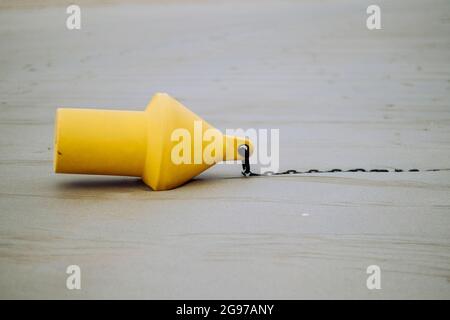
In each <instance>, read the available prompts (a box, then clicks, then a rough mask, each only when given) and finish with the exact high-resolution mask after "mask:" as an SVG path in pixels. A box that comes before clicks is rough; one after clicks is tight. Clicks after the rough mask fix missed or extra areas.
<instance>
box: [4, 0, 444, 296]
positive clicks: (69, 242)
mask: <svg viewBox="0 0 450 320" xmlns="http://www.w3.org/2000/svg"><path fill="white" fill-rule="evenodd" d="M370 4H371V2H369V1H357V0H349V1H284V0H282V1H275V0H273V1H269V0H265V1H188V2H182V1H169V2H167V3H166V2H163V1H150V2H145V1H135V2H130V3H121V2H118V1H110V2H108V1H105V2H103V1H98V2H95V3H93V4H92V3H88V2H86V1H81V2H80V7H81V14H82V28H81V30H68V29H67V28H66V24H65V21H66V18H67V14H66V11H65V10H66V7H67V5H69V3H65V2H64V1H63V2H53V1H39V2H38V3H37V4H32V3H30V2H27V1H24V2H19V4H13V3H12V2H11V1H6V2H2V4H1V5H0V42H1V44H2V45H1V46H0V112H1V117H0V298H2V299H11V298H26V299H29V298H41V299H53V298H59V299H82V298H87V299H90V298H101V299H103V298H114V299H116V298H127V299H129V298H137V299H142V298H146V299H176V298H178V299H218V298H228V299H279V298H284V299H304V298H308V299H315V298H322V299H331V298H338V299H341V298H345V299H347V298H348V299H388V298H394V299H398V298H406V299H417V298H425V299H431V298H437V299H449V298H450V171H439V172H402V173H336V174H321V175H319V174H308V175H303V176H295V177H291V176H289V177H254V178H245V177H242V176H241V174H240V172H241V167H240V165H238V164H236V165H225V164H219V165H217V166H215V167H214V168H212V169H211V170H208V171H206V172H205V173H203V174H202V175H200V176H199V177H197V178H195V179H194V180H193V181H191V182H189V183H188V184H186V185H184V186H182V187H180V188H177V189H174V190H170V191H163V192H154V191H151V190H150V189H149V188H148V187H147V186H146V185H145V184H143V183H142V182H141V180H139V179H137V178H127V177H105V176H83V175H56V174H54V173H53V164H52V163H53V152H54V150H53V134H54V118H55V111H56V109H57V108H58V107H86V108H89V107H95V108H107V109H124V110H143V108H144V107H145V106H146V105H147V103H148V102H149V100H150V98H151V97H152V95H153V94H154V93H156V92H167V93H169V94H171V95H172V96H174V97H175V98H177V99H178V100H180V101H181V102H182V103H183V104H185V105H186V106H188V107H189V108H191V109H192V110H193V111H194V112H195V113H197V114H199V115H200V116H201V117H203V118H204V119H206V120H207V121H208V122H209V123H211V124H213V125H215V126H216V127H217V128H219V129H222V130H225V129H226V128H265V129H270V128H276V129H279V130H280V170H286V169H291V168H294V169H298V170H307V169H312V168H314V169H332V168H342V169H348V168H361V167H362V168H369V169H370V168H389V169H392V168H403V169H411V168H417V169H432V168H450V37H449V34H450V4H449V3H448V1H437V0H433V1H427V2H424V1H418V0H414V1H403V0H402V1H378V2H377V4H378V5H379V6H380V7H381V9H382V29H381V30H372V31H370V30H368V29H367V28H366V18H367V14H366V8H367V6H368V5H370ZM72 264H75V265H79V266H80V268H81V271H82V289H81V290H68V289H67V288H66V278H67V276H68V275H67V274H66V268H67V266H69V265H72ZM370 265H378V266H379V267H380V269H381V275H382V276H381V277H382V278H381V279H382V280H381V289H380V290H369V289H368V288H367V287H366V279H367V277H368V274H367V273H366V268H367V267H368V266H370Z"/></svg>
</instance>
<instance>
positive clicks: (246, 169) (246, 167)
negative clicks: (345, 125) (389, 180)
mask: <svg viewBox="0 0 450 320" xmlns="http://www.w3.org/2000/svg"><path fill="white" fill-rule="evenodd" d="M239 153H240V154H242V155H243V156H244V160H243V161H242V174H243V175H244V176H246V177H254V176H281V175H299V174H307V173H338V172H425V171H428V172H432V171H450V168H446V169H424V170H419V169H406V170H405V169H363V168H355V169H330V170H318V169H310V170H305V171H299V170H295V169H290V170H286V171H281V172H272V171H267V172H265V173H262V174H261V173H255V172H252V171H251V170H250V148H249V147H248V145H242V146H240V148H239Z"/></svg>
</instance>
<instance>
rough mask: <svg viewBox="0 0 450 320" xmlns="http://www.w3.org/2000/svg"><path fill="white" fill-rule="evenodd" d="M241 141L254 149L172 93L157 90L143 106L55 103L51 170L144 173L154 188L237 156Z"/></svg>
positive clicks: (166, 186)
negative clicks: (87, 106)
mask: <svg viewBox="0 0 450 320" xmlns="http://www.w3.org/2000/svg"><path fill="white" fill-rule="evenodd" d="M205 137H207V138H206V139H205ZM213 142H214V143H213ZM242 145H248V146H249V147H250V153H251V152H252V150H253V148H252V145H251V142H250V141H249V140H248V139H247V138H240V137H233V136H227V135H223V134H222V133H220V131H218V130H217V129H215V128H214V127H212V126H211V125H210V124H208V123H207V122H206V121H204V120H202V119H201V118H200V117H199V116H197V115H196V114H195V113H193V112H192V111H190V110H189V109H187V108H186V107H185V106H183V105H182V104H181V103H180V102H178V101H177V100H175V99H174V98H172V97H170V96H169V95H167V94H164V93H157V94H156V95H155V96H154V97H153V98H152V100H151V101H150V103H149V104H148V106H147V108H146V109H145V111H118V110H98V109H75V108H59V109H58V110H57V112H56V124H55V154H54V170H55V172H57V173H79V174H101V175H119V176H135V177H142V179H143V180H144V182H145V183H146V184H147V185H148V186H150V187H151V188H152V189H153V190H168V189H172V188H175V187H178V186H180V185H182V184H183V183H185V182H187V181H188V180H190V179H191V178H193V177H195V176H196V175H198V174H200V173H201V172H203V171H204V170H206V169H208V168H209V167H211V166H212V165H214V164H215V163H216V162H218V161H222V160H241V159H242V156H241V155H240V154H239V152H237V150H238V148H239V147H240V146H242ZM212 146H215V147H216V148H212ZM217 146H219V147H218V148H217ZM206 151H208V152H207V153H208V154H209V155H210V158H208V157H206V156H205V152H206ZM208 154H207V155H208ZM211 159H212V160H211Z"/></svg>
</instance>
